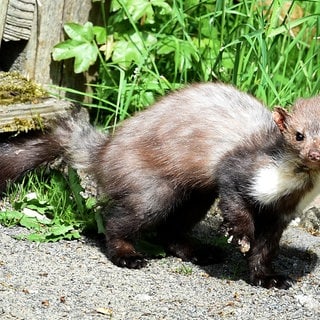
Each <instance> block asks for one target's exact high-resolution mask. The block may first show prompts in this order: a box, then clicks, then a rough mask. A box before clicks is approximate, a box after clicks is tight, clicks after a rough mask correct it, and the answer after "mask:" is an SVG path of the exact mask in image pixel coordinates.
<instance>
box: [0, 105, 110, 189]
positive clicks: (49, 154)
mask: <svg viewBox="0 0 320 320" xmlns="http://www.w3.org/2000/svg"><path fill="white" fill-rule="evenodd" d="M106 140H107V135H104V134H102V133H100V132H99V131H97V130H96V129H94V128H93V127H92V126H91V125H90V124H89V120H88V116H87V114H86V112H84V111H83V110H80V111H79V110H73V111H72V114H71V115H70V116H69V117H67V118H63V119H59V120H58V121H57V122H56V123H55V124H53V125H52V129H50V130H48V131H47V132H35V133H32V134H27V135H18V136H17V137H11V138H8V139H6V140H5V141H2V142H0V193H1V192H3V191H5V188H6V185H7V183H8V182H9V181H15V180H16V179H18V178H19V177H21V176H22V175H23V174H24V173H26V172H27V171H30V170H32V169H35V168H36V167H38V166H40V165H41V164H43V163H46V162H50V161H52V160H54V159H55V158H57V157H59V156H62V157H63V158H64V159H65V160H66V161H67V162H68V163H69V164H70V165H72V166H73V167H74V168H76V169H78V168H82V169H87V168H89V166H90V164H91V157H92V156H93V155H94V154H95V153H96V152H97V150H98V148H99V146H101V145H103V144H104V143H105V142H106Z"/></svg>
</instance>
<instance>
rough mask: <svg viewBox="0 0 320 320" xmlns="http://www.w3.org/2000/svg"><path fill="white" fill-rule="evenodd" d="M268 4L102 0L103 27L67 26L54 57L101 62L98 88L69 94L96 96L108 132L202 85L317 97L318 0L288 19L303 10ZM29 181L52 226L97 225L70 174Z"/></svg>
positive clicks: (273, 97)
mask: <svg viewBox="0 0 320 320" xmlns="http://www.w3.org/2000/svg"><path fill="white" fill-rule="evenodd" d="M261 1H263V0H261ZM261 1H260V2H259V1H250V0H242V1H231V0H215V1H214V0H211V1H209V0H208V1H200V0H171V1H164V0H152V1H149V0H134V1H133V0H113V1H112V5H111V8H110V12H104V11H103V10H104V8H105V1H100V3H101V10H102V12H104V15H103V16H104V17H105V19H104V23H103V24H104V27H97V26H93V25H92V24H90V23H87V24H85V25H84V26H80V25H77V24H75V23H70V24H67V25H66V26H65V31H66V33H67V35H68V36H69V39H68V40H67V42H63V43H60V44H57V46H56V47H55V48H53V57H54V59H55V60H64V59H69V58H75V72H84V71H86V70H87V69H88V68H89V67H90V65H92V64H93V63H96V64H97V65H98V69H99V73H98V75H97V77H96V81H95V83H94V84H88V86H90V87H91V91H92V93H91V94H88V93H82V92H78V91H75V90H74V89H72V88H64V90H65V91H67V92H68V93H72V94H75V93H76V94H77V96H78V99H79V100H80V101H82V100H83V99H84V98H86V101H90V102H89V103H85V104H84V105H86V106H87V107H88V108H90V111H91V115H92V118H93V121H94V123H95V124H98V125H100V126H102V127H104V128H106V129H109V130H114V129H115V128H116V126H117V124H118V123H119V122H121V121H122V120H124V119H125V118H127V117H129V116H131V114H133V113H134V112H136V111H139V110H142V109H144V108H145V107H147V106H148V105H150V104H152V103H153V102H154V101H155V100H156V99H157V98H158V97H159V96H162V95H164V94H165V93H167V92H168V91H170V90H174V89H176V88H179V87H181V86H183V85H185V84H188V83H193V82H197V81H217V80H218V81H222V82H225V83H231V84H234V85H235V86H237V87H238V88H240V89H241V90H244V91H247V92H250V93H252V94H253V95H255V96H256V97H258V98H259V99H261V100H263V101H264V102H265V103H266V104H267V105H268V106H270V107H272V106H275V105H282V106H287V105H290V104H291V103H292V102H293V101H294V100H296V99H297V98H298V97H306V96H312V95H315V94H317V93H319V89H320V67H319V61H320V50H319V49H320V46H319V43H320V39H319V31H320V2H319V1H317V0H310V1H307V0H305V1H292V5H291V7H290V9H289V16H290V13H294V12H295V11H294V10H296V8H297V6H299V7H298V8H301V10H302V11H301V10H300V12H302V13H303V15H302V16H301V17H298V18H295V19H291V20H290V17H288V16H282V20H281V21H280V20H279V10H280V8H281V7H282V6H283V3H284V1H282V0H274V1H269V2H270V5H269V6H264V7H263V6H262V5H261ZM292 27H296V28H297V29H295V31H294V33H293V31H292ZM88 98H89V99H88ZM31 177H32V178H29V179H35V182H34V183H35V184H30V183H27V184H23V187H19V186H18V187H17V188H18V190H19V191H18V192H16V193H15V194H16V197H18V198H19V200H18V201H17V203H21V202H22V204H21V206H26V205H28V200H27V199H26V195H27V194H28V193H30V192H34V190H37V191H36V193H37V198H38V201H39V203H38V206H39V208H38V209H37V211H40V209H41V208H42V206H43V204H42V203H43V202H44V206H45V208H46V212H48V215H49V219H51V221H52V225H62V226H72V227H73V228H74V229H75V230H78V231H77V232H79V233H80V232H82V230H84V229H86V228H87V226H90V225H91V226H92V224H93V219H94V212H93V211H94V210H92V209H88V208H87V207H86V204H85V203H82V201H83V200H81V198H80V197H79V190H77V191H75V190H74V188H72V184H71V185H70V183H69V182H67V181H68V179H67V180H63V179H62V181H63V182H62V183H60V182H61V181H60V182H59V183H56V182H53V184H54V185H53V186H52V185H50V184H49V185H48V182H47V180H45V182H42V180H40V181H39V182H37V178H36V177H35V176H31ZM64 179H65V178H64ZM51 183H52V182H51ZM75 185H77V184H75ZM19 188H22V190H20V189H19ZM17 194H19V196H17ZM57 195H58V196H57ZM60 195H61V197H60ZM23 199H25V200H23ZM11 200H12V201H13V202H14V200H15V199H11ZM15 210H16V211H17V212H21V208H17V209H15ZM41 210H42V209H41ZM79 213H80V215H79ZM82 213H84V215H83V214H82ZM88 213H89V214H88ZM0 217H3V213H1V214H0ZM19 217H20V216H19ZM1 219H2V221H3V218H1ZM7 220H10V219H7ZM13 220H14V219H13ZM18 221H19V218H18ZM46 228H47V226H46V225H45V226H44V227H42V226H41V228H40V229H39V231H40V230H43V229H46ZM40 232H42V231H40ZM70 232H73V229H72V231H70ZM66 234H68V233H66ZM48 238H50V236H48Z"/></svg>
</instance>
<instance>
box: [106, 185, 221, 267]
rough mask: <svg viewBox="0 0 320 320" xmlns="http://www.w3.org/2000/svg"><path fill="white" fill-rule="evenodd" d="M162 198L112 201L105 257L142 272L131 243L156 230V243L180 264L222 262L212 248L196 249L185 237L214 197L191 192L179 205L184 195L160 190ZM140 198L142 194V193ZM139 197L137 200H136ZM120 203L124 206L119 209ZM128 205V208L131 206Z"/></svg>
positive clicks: (107, 225) (133, 198)
mask: <svg viewBox="0 0 320 320" xmlns="http://www.w3.org/2000/svg"><path fill="white" fill-rule="evenodd" d="M160 189H162V194H161V193H155V194H153V195H152V196H151V197H150V190H149V197H146V199H149V200H150V199H153V202H152V203H151V202H149V201H147V200H146V199H145V200H141V193H136V197H137V198H135V196H133V195H132V194H130V196H128V197H125V198H123V199H121V201H119V202H118V201H114V203H113V205H112V207H111V208H110V209H109V211H108V216H107V217H106V239H107V251H108V256H109V258H110V259H111V261H113V262H114V263H115V264H116V265H118V266H121V267H128V268H141V267H144V266H145V265H146V260H145V259H144V258H143V256H142V254H141V253H139V252H136V250H135V248H134V240H135V239H136V237H137V235H139V233H141V232H143V231H147V230H155V231H156V233H157V235H158V241H160V243H161V244H162V245H164V246H165V247H166V249H167V252H168V253H170V254H173V255H175V256H178V257H180V258H181V259H183V260H189V261H193V262H195V263H198V264H208V263H211V262H217V260H219V261H220V260H221V253H220V252H218V251H217V250H213V248H212V247H209V246H206V247H202V248H201V247H199V246H195V244H194V243H193V242H192V241H190V239H189V238H187V237H186V233H187V232H188V231H190V230H191V229H192V227H193V226H194V225H195V224H196V223H197V222H199V221H200V220H201V219H202V218H203V217H204V216H205V214H206V213H207V212H208V210H209V208H210V206H211V204H212V202H213V200H214V198H215V193H211V194H210V196H208V194H207V193H205V194H202V193H198V192H194V193H193V194H192V195H189V197H188V199H187V200H185V201H184V202H183V203H181V198H182V196H183V193H178V192H177V191H176V190H175V191H173V190H172V189H170V188H167V192H163V191H164V187H163V186H161V188H160ZM142 194H143V193H142ZM138 197H139V199H138ZM122 203H123V204H124V205H122ZM130 204H131V205H130Z"/></svg>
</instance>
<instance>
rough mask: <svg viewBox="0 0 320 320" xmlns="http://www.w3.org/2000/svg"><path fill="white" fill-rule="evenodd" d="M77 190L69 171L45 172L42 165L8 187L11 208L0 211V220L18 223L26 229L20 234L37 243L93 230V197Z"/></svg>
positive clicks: (68, 237) (6, 222)
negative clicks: (17, 182)
mask: <svg viewBox="0 0 320 320" xmlns="http://www.w3.org/2000/svg"><path fill="white" fill-rule="evenodd" d="M81 191H82V188H81V185H80V182H79V180H78V177H77V175H76V173H75V172H74V171H73V170H71V169H70V170H69V172H68V174H67V175H66V176H65V175H63V174H62V173H61V172H60V171H57V170H51V172H50V175H47V174H45V170H44V169H43V168H42V169H40V170H38V171H37V174H36V173H33V174H31V173H30V174H27V175H26V176H25V177H24V179H23V181H22V182H21V183H19V184H15V185H12V186H11V187H9V190H8V201H9V202H10V203H11V204H12V208H10V209H7V210H6V211H1V212H0V223H2V224H4V225H6V226H12V225H16V224H19V225H21V226H23V227H25V228H27V229H29V230H30V233H29V234H28V235H26V236H21V237H23V238H26V239H28V240H32V241H39V242H45V241H46V242H48V241H58V240H60V239H77V238H79V237H80V234H81V233H82V232H92V231H93V232H96V231H97V226H96V222H95V213H94V210H93V208H94V205H95V200H94V199H93V198H88V199H86V200H85V199H84V198H82V197H81V195H80V192H81Z"/></svg>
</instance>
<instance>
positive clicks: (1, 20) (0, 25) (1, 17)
mask: <svg viewBox="0 0 320 320" xmlns="http://www.w3.org/2000/svg"><path fill="white" fill-rule="evenodd" d="M8 3H9V0H1V1H0V39H2V35H3V29H4V25H5V21H6V15H7V8H8ZM0 48H1V42H0Z"/></svg>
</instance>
